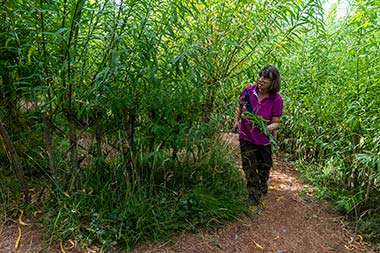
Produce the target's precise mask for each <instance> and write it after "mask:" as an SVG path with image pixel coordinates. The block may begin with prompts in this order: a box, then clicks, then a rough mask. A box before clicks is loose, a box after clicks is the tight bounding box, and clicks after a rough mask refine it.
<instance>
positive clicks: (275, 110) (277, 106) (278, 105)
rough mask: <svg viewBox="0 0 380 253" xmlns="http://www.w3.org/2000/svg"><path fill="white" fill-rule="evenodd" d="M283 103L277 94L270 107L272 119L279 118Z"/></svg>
mask: <svg viewBox="0 0 380 253" xmlns="http://www.w3.org/2000/svg"><path fill="white" fill-rule="evenodd" d="M283 107H284V104H283V101H282V97H281V95H280V94H277V96H276V98H275V101H274V103H273V107H272V117H281V116H282V111H283Z"/></svg>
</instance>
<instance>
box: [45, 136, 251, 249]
mask: <svg viewBox="0 0 380 253" xmlns="http://www.w3.org/2000/svg"><path fill="white" fill-rule="evenodd" d="M155 159H156V161H155V162H154V163H145V164H136V165H135V167H134V168H133V170H130V169H128V168H127V167H126V166H125V163H123V161H122V159H115V160H112V161H105V162H104V163H103V166H105V167H103V168H101V169H100V168H91V169H86V170H83V171H84V172H85V173H82V175H81V182H82V183H81V185H82V187H81V188H78V189H77V190H76V191H74V192H65V191H63V190H62V187H60V185H57V184H52V187H51V189H50V196H49V198H48V202H47V203H46V206H45V208H44V209H45V213H46V215H45V216H44V223H45V224H50V225H49V231H48V232H49V233H48V234H49V237H50V242H53V241H55V240H57V239H58V238H63V239H64V240H70V239H76V240H78V241H79V244H80V247H82V248H84V247H86V246H88V245H91V244H98V245H101V247H102V249H103V250H107V249H108V248H109V247H111V246H116V245H117V246H121V247H123V248H127V249H130V248H131V247H132V246H133V245H135V244H136V243H138V242H141V241H145V240H158V239H163V238H167V237H169V236H171V235H173V234H175V233H176V232H179V231H184V230H195V229H197V228H199V227H205V226H206V227H207V226H211V225H214V224H215V223H220V222H223V221H225V220H228V219H233V218H234V217H236V216H237V215H238V214H239V213H241V212H242V210H243V208H244V207H243V205H242V203H243V201H242V200H243V198H244V196H245V194H246V192H245V187H244V184H243V181H242V177H241V174H240V173H239V171H238V170H237V168H236V167H235V165H234V161H233V157H232V155H231V153H230V150H229V149H228V147H227V146H226V144H221V143H210V145H209V146H208V150H207V151H206V152H203V154H202V155H201V156H200V157H197V159H194V160H188V161H179V160H180V159H177V160H173V159H171V158H168V157H166V156H165V155H164V153H163V152H162V153H161V155H160V156H159V158H157V156H156V158H155ZM149 164H155V167H151V166H150V165H149ZM147 169H149V171H150V173H147ZM142 172H143V173H142Z"/></svg>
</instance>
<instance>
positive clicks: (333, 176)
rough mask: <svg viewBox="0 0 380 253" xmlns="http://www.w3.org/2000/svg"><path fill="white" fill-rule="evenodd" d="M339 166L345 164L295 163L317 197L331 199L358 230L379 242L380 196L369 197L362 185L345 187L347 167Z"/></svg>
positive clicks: (376, 242)
mask: <svg viewBox="0 0 380 253" xmlns="http://www.w3.org/2000/svg"><path fill="white" fill-rule="evenodd" d="M340 166H342V164H336V163H332V162H331V161H330V162H326V163H325V164H316V163H307V162H305V161H302V160H299V161H297V163H296V168H297V171H299V172H300V176H301V177H302V178H303V179H304V180H306V181H307V182H308V183H310V184H311V185H312V186H313V187H315V189H316V197H317V198H321V199H329V200H332V201H333V202H334V203H335V208H336V210H337V211H339V212H341V213H343V214H345V215H346V217H347V219H348V220H349V221H351V223H352V225H353V227H354V229H355V230H356V231H357V232H359V233H362V234H364V235H366V236H367V238H368V239H370V240H371V241H373V242H374V243H375V244H379V243H380V225H379V224H380V208H379V205H378V203H380V199H379V198H378V197H376V196H371V198H369V197H368V196H366V192H365V191H364V190H363V189H360V188H354V187H351V188H350V187H343V186H344V185H346V183H345V180H347V179H346V178H345V175H344V174H342V171H344V170H343V169H342V168H341V167H340ZM379 193H380V192H379V191H378V194H379ZM377 196H379V195H377ZM374 201H375V202H376V201H378V203H377V204H376V203H374ZM376 207H377V208H376ZM375 247H376V246H375Z"/></svg>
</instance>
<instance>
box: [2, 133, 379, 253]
mask: <svg viewBox="0 0 380 253" xmlns="http://www.w3.org/2000/svg"><path fill="white" fill-rule="evenodd" d="M225 138H226V139H227V140H228V141H229V142H231V144H232V145H233V147H235V148H236V147H237V145H238V144H237V139H236V138H237V137H236V135H232V134H231V135H226V136H225ZM235 151H236V149H235ZM236 159H237V163H239V160H240V158H239V155H238V152H236ZM295 175H296V173H295V171H294V168H293V166H292V164H291V163H290V162H286V161H283V160H281V159H276V160H275V164H274V167H273V170H272V172H271V176H270V180H269V192H268V194H267V195H266V196H265V197H264V198H263V202H262V204H261V205H260V206H259V207H252V210H251V211H250V213H249V214H244V215H242V216H241V217H240V218H239V219H237V220H236V221H233V222H230V223H228V224H225V225H221V226H219V227H215V228H213V229H208V230H200V231H199V232H198V233H183V234H182V235H179V236H177V237H174V238H172V239H170V240H168V241H161V242H154V243H143V244H141V245H138V246H137V247H135V248H134V249H133V250H132V252H133V253H142V252H144V253H148V252H152V253H153V252H154V253H160V252H173V253H174V252H181V253H182V252H189V253H190V252H191V253H198V252H199V253H203V252H204V253H209V252H218V253H219V252H220V253H223V252H226V253H232V252H236V253H246V252H247V253H248V252H250V253H255V252H265V253H266V252H268V253H269V252H271V253H306V252H307V253H312V252H315V253H328V252H338V253H346V252H347V253H357V252H368V253H374V252H375V251H374V250H372V249H371V247H370V245H369V244H368V243H366V242H364V241H363V240H362V237H361V236H360V235H357V234H355V233H354V232H353V231H352V230H350V229H349V228H348V227H347V224H346V223H345V222H344V219H343V217H342V216H339V214H337V213H335V212H333V211H332V209H331V206H329V204H328V203H327V202H325V201H317V200H315V199H314V198H313V196H312V195H313V192H312V191H311V190H310V188H309V187H308V186H307V185H305V184H303V183H302V182H300V181H299V180H298V179H297V177H296V176H295ZM0 225H1V224H0ZM3 225H4V224H2V226H1V228H0V238H1V241H0V252H1V253H9V252H23V253H24V252H44V251H42V247H41V244H40V242H39V236H38V233H36V231H38V225H37V224H34V225H31V226H27V227H23V229H24V230H23V236H22V237H21V240H20V244H19V248H18V249H17V250H15V249H14V245H15V242H16V241H17V238H18V231H17V224H10V225H8V226H7V227H6V228H5V227H4V226H3ZM65 245H66V246H65ZM71 246H72V245H70V244H64V245H63V248H64V249H65V252H67V253H73V252H80V253H85V252H89V253H90V252H91V253H93V252H98V251H97V250H96V249H94V248H93V249H86V250H78V249H71V250H70V247H71ZM49 252H60V250H57V251H49ZM61 252H62V251H61ZM115 252H122V251H115Z"/></svg>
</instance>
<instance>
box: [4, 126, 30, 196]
mask: <svg viewBox="0 0 380 253" xmlns="http://www.w3.org/2000/svg"><path fill="white" fill-rule="evenodd" d="M0 136H1V138H2V139H3V141H4V143H5V146H6V150H7V152H8V154H9V159H10V160H11V162H12V164H13V167H14V170H15V173H16V176H17V178H18V180H19V181H20V184H21V189H22V191H23V193H24V200H25V202H27V203H28V202H29V201H30V196H29V188H28V183H27V182H26V180H25V174H24V169H23V167H22V164H21V160H20V158H19V156H18V154H17V151H16V149H15V147H14V145H13V142H12V140H11V138H10V137H9V135H8V132H7V129H6V128H5V125H4V124H3V121H2V120H1V119H0Z"/></svg>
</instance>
